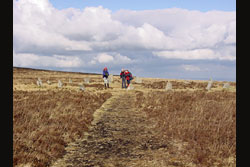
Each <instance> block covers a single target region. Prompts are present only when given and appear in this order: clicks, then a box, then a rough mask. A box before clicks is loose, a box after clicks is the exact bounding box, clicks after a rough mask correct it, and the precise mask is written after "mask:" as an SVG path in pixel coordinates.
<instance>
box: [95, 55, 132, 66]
mask: <svg viewBox="0 0 250 167" xmlns="http://www.w3.org/2000/svg"><path fill="white" fill-rule="evenodd" d="M132 62H133V61H132V59H130V58H129V57H127V56H122V55H121V54H119V53H111V54H108V53H100V54H98V55H97V56H95V57H94V58H93V59H92V60H91V61H90V64H97V63H100V64H128V63H132Z"/></svg>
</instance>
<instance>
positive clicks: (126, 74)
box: [124, 70, 133, 87]
mask: <svg viewBox="0 0 250 167" xmlns="http://www.w3.org/2000/svg"><path fill="white" fill-rule="evenodd" d="M124 74H125V77H126V80H127V87H129V84H130V80H132V79H133V77H132V73H131V72H129V71H128V70H125V72H124Z"/></svg>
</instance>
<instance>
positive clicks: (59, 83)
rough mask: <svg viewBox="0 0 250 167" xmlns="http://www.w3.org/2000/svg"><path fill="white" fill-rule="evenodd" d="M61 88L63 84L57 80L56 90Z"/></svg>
mask: <svg viewBox="0 0 250 167" xmlns="http://www.w3.org/2000/svg"><path fill="white" fill-rule="evenodd" d="M62 86H63V83H62V82H61V80H58V88H61V87H62Z"/></svg>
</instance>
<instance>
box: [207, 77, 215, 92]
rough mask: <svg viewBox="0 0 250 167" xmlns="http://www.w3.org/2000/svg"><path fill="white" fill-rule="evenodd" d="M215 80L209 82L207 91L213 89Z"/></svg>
mask: <svg viewBox="0 0 250 167" xmlns="http://www.w3.org/2000/svg"><path fill="white" fill-rule="evenodd" d="M213 82H214V81H213V80H212V79H210V80H209V81H208V84H207V87H206V89H207V90H210V89H211V87H212V85H213Z"/></svg>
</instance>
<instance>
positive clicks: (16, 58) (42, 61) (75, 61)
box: [13, 51, 83, 68]
mask: <svg viewBox="0 0 250 167" xmlns="http://www.w3.org/2000/svg"><path fill="white" fill-rule="evenodd" d="M13 65H14V66H20V67H59V68H70V67H80V66H82V65H83V62H82V61H81V60H80V59H79V58H78V57H72V56H71V57H68V56H62V55H53V56H38V55H35V54H16V53H15V52H14V51H13Z"/></svg>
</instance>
